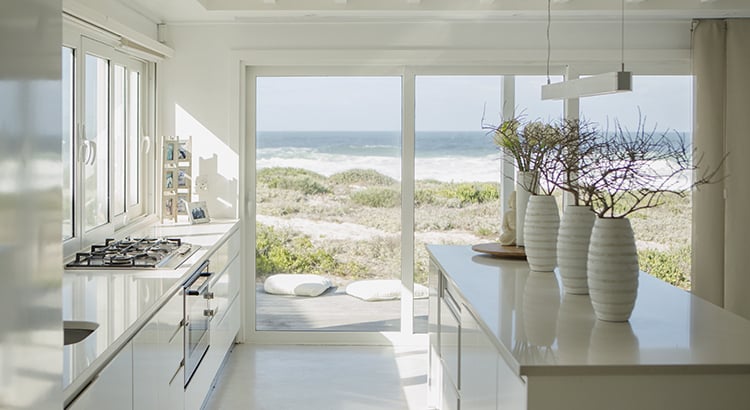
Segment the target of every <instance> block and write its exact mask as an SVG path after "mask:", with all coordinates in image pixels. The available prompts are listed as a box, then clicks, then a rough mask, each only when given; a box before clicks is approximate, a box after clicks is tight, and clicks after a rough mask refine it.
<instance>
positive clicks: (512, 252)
mask: <svg viewBox="0 0 750 410" xmlns="http://www.w3.org/2000/svg"><path fill="white" fill-rule="evenodd" d="M471 249H472V250H473V251H474V252H479V253H486V254H488V255H491V256H495V257H497V258H505V259H526V251H525V250H524V248H523V246H505V245H500V244H499V243H480V244H477V245H472V247H471Z"/></svg>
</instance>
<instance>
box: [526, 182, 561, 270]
mask: <svg viewBox="0 0 750 410" xmlns="http://www.w3.org/2000/svg"><path fill="white" fill-rule="evenodd" d="M559 228H560V213H559V212H558V210H557V201H556V200H555V197H553V196H549V195H532V196H531V197H530V198H529V205H528V207H527V208H526V219H525V221H524V230H525V231H526V233H525V234H524V235H525V239H524V241H525V245H524V246H525V248H526V249H525V250H526V260H527V261H528V262H529V268H530V269H531V270H533V271H539V272H552V271H553V270H555V266H557V231H558V229H559Z"/></svg>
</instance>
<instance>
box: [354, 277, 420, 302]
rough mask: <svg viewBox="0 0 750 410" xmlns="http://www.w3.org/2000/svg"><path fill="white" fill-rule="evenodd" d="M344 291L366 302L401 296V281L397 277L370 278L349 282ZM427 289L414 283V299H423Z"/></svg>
mask: <svg viewBox="0 0 750 410" xmlns="http://www.w3.org/2000/svg"><path fill="white" fill-rule="evenodd" d="M346 293H347V294H348V295H351V296H354V297H355V298H359V299H362V300H366V301H368V302H371V301H376V300H393V299H400V298H401V281H400V280H398V279H371V280H360V281H356V282H352V283H350V284H349V285H348V286H347V287H346ZM428 295H429V291H428V290H427V288H426V287H425V286H423V285H420V284H417V283H415V284H414V299H424V298H426V297H427V296H428Z"/></svg>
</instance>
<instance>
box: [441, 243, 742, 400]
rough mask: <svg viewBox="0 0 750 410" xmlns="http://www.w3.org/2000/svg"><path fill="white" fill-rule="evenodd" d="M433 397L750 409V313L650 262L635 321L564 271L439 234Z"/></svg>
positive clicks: (641, 276) (641, 279)
mask: <svg viewBox="0 0 750 410" xmlns="http://www.w3.org/2000/svg"><path fill="white" fill-rule="evenodd" d="M428 250H429V253H430V256H431V263H430V265H431V266H430V312H429V322H430V373H429V375H430V378H429V390H430V401H431V404H432V405H433V406H434V407H436V408H440V409H455V408H459V406H460V408H461V409H462V410H467V409H533V410H546V409H575V410H588V409H592V410H593V409H615V410H616V409H654V410H656V409H672V408H674V409H681V410H684V409H696V410H697V409H748V408H750V322H749V321H747V320H746V319H744V318H741V317H739V316H737V315H734V314H732V313H730V312H727V311H725V310H723V309H721V308H719V307H716V306H714V305H712V304H710V303H708V302H706V301H704V300H702V299H700V298H698V297H695V296H693V295H691V294H690V293H688V292H685V291H683V290H680V289H678V288H675V287H673V286H671V285H669V284H666V283H664V282H662V281H660V280H658V279H656V278H653V277H651V276H649V275H647V274H645V273H641V274H640V277H639V282H640V283H639V288H638V299H637V302H636V306H635V309H634V311H633V315H632V317H631V319H630V321H629V322H624V323H612V322H604V321H600V320H597V319H596V318H595V316H594V312H593V309H592V307H591V303H590V299H589V297H588V296H585V295H584V296H580V295H568V294H564V293H563V292H562V291H561V286H560V280H559V276H558V275H557V274H556V273H544V272H530V271H529V268H528V264H527V263H526V262H525V261H512V260H503V259H496V258H492V257H489V256H484V255H481V254H478V253H475V252H473V251H472V250H471V248H470V247H469V246H448V245H430V246H428Z"/></svg>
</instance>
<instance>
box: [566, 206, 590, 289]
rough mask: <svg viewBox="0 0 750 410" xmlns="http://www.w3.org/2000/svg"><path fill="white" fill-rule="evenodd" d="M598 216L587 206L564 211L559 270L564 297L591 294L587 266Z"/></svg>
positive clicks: (572, 207) (568, 208)
mask: <svg viewBox="0 0 750 410" xmlns="http://www.w3.org/2000/svg"><path fill="white" fill-rule="evenodd" d="M594 221H596V215H595V214H594V211H592V210H591V208H589V207H587V206H568V207H566V208H565V212H564V213H563V216H562V220H561V221H560V230H559V231H558V233H557V267H558V268H559V271H560V277H561V279H562V283H563V289H565V293H569V294H572V295H587V294H588V293H589V285H588V275H587V274H586V269H587V266H586V265H587V264H588V253H589V242H590V240H591V229H592V228H593V227H594Z"/></svg>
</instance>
